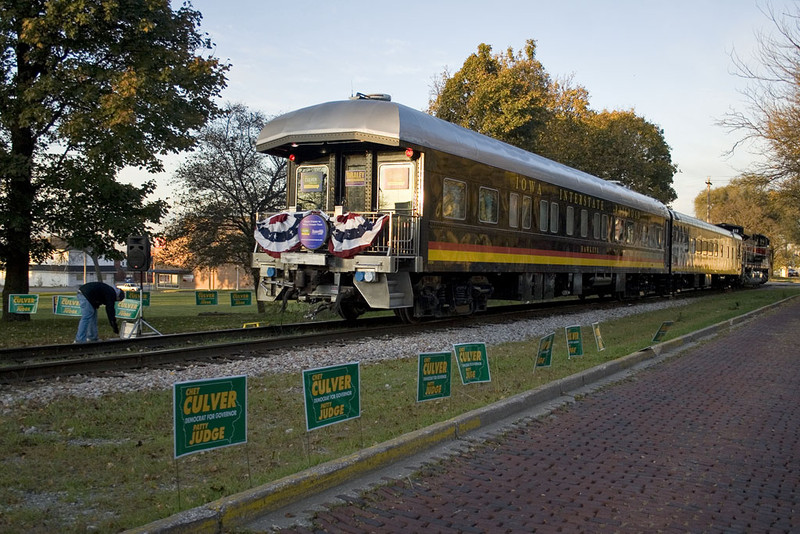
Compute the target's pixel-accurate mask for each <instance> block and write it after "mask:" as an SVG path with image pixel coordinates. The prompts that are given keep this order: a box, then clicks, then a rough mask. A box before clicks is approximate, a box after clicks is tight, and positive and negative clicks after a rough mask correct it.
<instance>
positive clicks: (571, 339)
mask: <svg viewBox="0 0 800 534" xmlns="http://www.w3.org/2000/svg"><path fill="white" fill-rule="evenodd" d="M564 333H565V334H566V336H567V356H568V357H569V358H573V357H576V356H583V337H582V336H581V327H580V325H573V326H567V327H565V328H564Z"/></svg>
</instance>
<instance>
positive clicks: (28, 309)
mask: <svg viewBox="0 0 800 534" xmlns="http://www.w3.org/2000/svg"><path fill="white" fill-rule="evenodd" d="M38 308H39V295H36V294H31V295H9V296H8V311H9V312H10V313H22V314H32V313H36V310H37V309H38Z"/></svg>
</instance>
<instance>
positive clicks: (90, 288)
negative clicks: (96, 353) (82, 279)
mask: <svg viewBox="0 0 800 534" xmlns="http://www.w3.org/2000/svg"><path fill="white" fill-rule="evenodd" d="M78 291H80V292H81V293H83V296H84V297H86V300H88V301H89V304H91V305H92V307H93V308H94V309H97V308H99V307H100V306H105V307H106V315H108V322H109V323H111V328H112V329H113V330H114V332H115V333H116V332H118V331H119V330H118V328H117V314H116V311H115V310H114V305H115V304H116V303H117V288H115V287H111V286H110V285H108V284H104V283H103V282H89V283H88V284H83V285H82V286H81V287H79V288H78Z"/></svg>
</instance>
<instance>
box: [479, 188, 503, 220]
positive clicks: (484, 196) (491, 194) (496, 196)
mask: <svg viewBox="0 0 800 534" xmlns="http://www.w3.org/2000/svg"><path fill="white" fill-rule="evenodd" d="M499 200H500V193H499V192H498V191H497V189H489V188H488V187H481V188H480V190H479V191H478V219H479V220H480V221H481V222H485V223H492V224H497V212H498V211H499V210H498V204H499Z"/></svg>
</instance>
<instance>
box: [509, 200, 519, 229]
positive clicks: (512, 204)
mask: <svg viewBox="0 0 800 534" xmlns="http://www.w3.org/2000/svg"><path fill="white" fill-rule="evenodd" d="M508 225H509V226H510V227H511V228H519V195H518V194H517V193H511V194H510V195H509V196H508Z"/></svg>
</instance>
